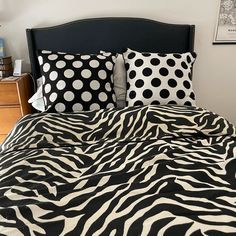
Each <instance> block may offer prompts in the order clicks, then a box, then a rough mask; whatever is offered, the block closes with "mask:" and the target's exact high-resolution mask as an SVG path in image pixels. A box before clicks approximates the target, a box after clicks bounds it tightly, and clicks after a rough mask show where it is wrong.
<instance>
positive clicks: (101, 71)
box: [38, 50, 116, 112]
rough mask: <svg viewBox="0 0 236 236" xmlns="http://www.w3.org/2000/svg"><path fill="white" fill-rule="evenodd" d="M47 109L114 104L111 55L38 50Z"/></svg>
mask: <svg viewBox="0 0 236 236" xmlns="http://www.w3.org/2000/svg"><path fill="white" fill-rule="evenodd" d="M38 61H39V65H40V70H41V75H42V76H43V87H42V89H43V97H44V103H45V109H46V111H47V112H75V111H82V110H83V111H88V110H98V109H104V108H112V107H115V102H116V98H115V94H114V90H113V66H114V61H113V59H112V55H111V56H104V55H74V54H67V53H60V52H52V51H46V50H43V51H40V52H38Z"/></svg>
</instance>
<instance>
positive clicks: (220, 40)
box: [213, 0, 236, 44]
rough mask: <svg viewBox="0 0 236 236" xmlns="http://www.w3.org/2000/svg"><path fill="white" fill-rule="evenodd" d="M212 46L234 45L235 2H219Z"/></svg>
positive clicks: (228, 0) (235, 29) (235, 36)
mask: <svg viewBox="0 0 236 236" xmlns="http://www.w3.org/2000/svg"><path fill="white" fill-rule="evenodd" d="M213 44H236V0H220V4H219V14H218V19H217V25H216V29H215V35H214V40H213Z"/></svg>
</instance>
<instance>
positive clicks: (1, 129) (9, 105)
mask: <svg viewBox="0 0 236 236" xmlns="http://www.w3.org/2000/svg"><path fill="white" fill-rule="evenodd" d="M31 85H32V84H31V78H30V75H28V74H24V75H22V76H20V77H16V78H14V79H12V80H7V79H6V78H4V79H3V80H0V144H1V143H2V142H3V140H4V139H5V138H6V136H7V134H8V133H9V132H10V131H11V129H12V128H13V126H14V125H15V123H16V122H17V120H18V119H19V118H21V117H22V116H24V115H26V114H29V113H32V110H33V109H32V107H31V106H30V104H28V99H29V98H30V96H31V94H32V88H31Z"/></svg>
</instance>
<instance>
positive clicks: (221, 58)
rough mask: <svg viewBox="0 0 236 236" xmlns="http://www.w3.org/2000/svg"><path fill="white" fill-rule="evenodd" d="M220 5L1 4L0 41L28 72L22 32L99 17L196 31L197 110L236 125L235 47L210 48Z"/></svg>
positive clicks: (110, 0) (198, 0)
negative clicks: (192, 26)
mask: <svg viewBox="0 0 236 236" xmlns="http://www.w3.org/2000/svg"><path fill="white" fill-rule="evenodd" d="M218 6H219V0H145V1H144V0H119V1H117V0H97V1H96V0H90V1H89V0H87V1H86V0H37V1H33V0H0V24H2V27H1V28H0V35H1V36H2V37H4V38H5V41H6V50H7V53H8V55H12V56H13V58H23V59H24V69H25V70H29V68H30V67H29V59H28V51H27V45H26V36H25V29H26V28H30V27H42V26H52V25H56V24H60V23H65V22H68V21H72V20H76V19H82V18H90V17H104V16H131V17H132V16H133V17H144V18H150V19H154V20H159V21H164V22H169V23H184V24H185V23H187V24H195V25H196V42H195V51H196V52H197V53H198V59H197V62H196V64H195V68H194V88H195V91H196V95H197V104H198V106H201V107H204V108H207V109H210V110H212V111H214V112H216V113H218V114H221V115H223V116H225V117H226V118H227V119H228V120H230V121H231V122H233V123H234V124H236V109H235V105H234V103H235V102H236V92H235V89H236V66H235V64H236V63H235V62H236V45H212V40H213V35H214V30H215V24H216V19H217V15H218Z"/></svg>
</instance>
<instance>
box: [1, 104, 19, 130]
mask: <svg viewBox="0 0 236 236" xmlns="http://www.w3.org/2000/svg"><path fill="white" fill-rule="evenodd" d="M0 114H1V115H0V134H7V133H9V132H10V131H11V129H12V128H13V126H14V125H15V123H16V121H17V120H19V118H21V116H22V114H21V109H20V107H0Z"/></svg>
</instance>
